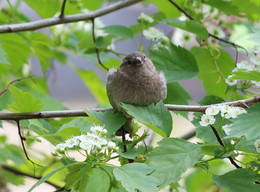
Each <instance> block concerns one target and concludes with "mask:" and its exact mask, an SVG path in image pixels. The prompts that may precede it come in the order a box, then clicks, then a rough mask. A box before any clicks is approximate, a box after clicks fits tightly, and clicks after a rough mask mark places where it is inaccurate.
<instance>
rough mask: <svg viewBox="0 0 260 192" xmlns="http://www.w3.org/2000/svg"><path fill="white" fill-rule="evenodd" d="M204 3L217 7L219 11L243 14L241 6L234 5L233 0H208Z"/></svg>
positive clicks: (237, 14)
mask: <svg viewBox="0 0 260 192" xmlns="http://www.w3.org/2000/svg"><path fill="white" fill-rule="evenodd" d="M203 3H205V4H208V5H210V6H211V7H215V8H217V9H218V10H219V11H222V12H224V13H227V14H230V15H236V16H240V17H241V16H242V14H241V13H242V12H241V11H240V10H239V8H238V7H237V6H236V5H234V4H233V3H232V2H231V1H225V0H206V1H204V2H203Z"/></svg>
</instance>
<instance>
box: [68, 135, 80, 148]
mask: <svg viewBox="0 0 260 192" xmlns="http://www.w3.org/2000/svg"><path fill="white" fill-rule="evenodd" d="M65 144H66V145H67V147H69V148H72V147H74V146H76V145H78V144H79V139H78V138H77V137H72V138H70V139H67V140H66V142H65Z"/></svg>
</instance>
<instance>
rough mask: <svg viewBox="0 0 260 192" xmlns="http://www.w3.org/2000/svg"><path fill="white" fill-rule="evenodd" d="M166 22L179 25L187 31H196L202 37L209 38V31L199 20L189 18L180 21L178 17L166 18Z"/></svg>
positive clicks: (175, 25)
mask: <svg viewBox="0 0 260 192" xmlns="http://www.w3.org/2000/svg"><path fill="white" fill-rule="evenodd" d="M163 22H164V23H167V24H169V25H172V26H174V27H178V28H180V29H183V30H185V31H189V32H191V33H194V34H196V35H198V36H200V37H201V38H202V39H207V38H208V31H207V29H206V27H205V26H204V25H203V24H201V23H199V22H198V21H193V20H187V21H180V20H176V19H169V18H167V19H164V20H163Z"/></svg>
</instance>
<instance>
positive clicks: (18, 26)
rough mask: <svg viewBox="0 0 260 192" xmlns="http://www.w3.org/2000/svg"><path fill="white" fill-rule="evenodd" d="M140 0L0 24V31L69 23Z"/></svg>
mask: <svg viewBox="0 0 260 192" xmlns="http://www.w3.org/2000/svg"><path fill="white" fill-rule="evenodd" d="M140 1H142V0H128V1H119V2H117V3H114V4H111V5H108V6H105V7H104V8H101V9H98V10H95V11H93V12H89V13H81V14H75V15H66V16H64V17H53V18H48V19H42V20H37V21H32V22H28V23H19V24H10V25H1V26H0V33H13V32H19V31H31V30H36V29H41V28H44V27H50V26H53V25H58V24H62V23H71V22H76V21H86V20H90V19H93V18H96V17H100V16H102V15H106V14H108V13H111V12H114V11H116V10H119V9H122V8H124V7H127V6H130V5H133V4H135V3H137V2H140Z"/></svg>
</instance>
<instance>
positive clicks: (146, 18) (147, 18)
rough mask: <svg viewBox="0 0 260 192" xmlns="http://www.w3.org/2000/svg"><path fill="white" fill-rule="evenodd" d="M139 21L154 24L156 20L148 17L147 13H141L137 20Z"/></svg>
mask: <svg viewBox="0 0 260 192" xmlns="http://www.w3.org/2000/svg"><path fill="white" fill-rule="evenodd" d="M137 19H138V21H140V22H141V21H143V22H144V23H153V22H154V19H153V18H152V17H150V16H149V15H146V14H145V13H143V12H142V13H141V15H140V16H139V17H138V18H137Z"/></svg>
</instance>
